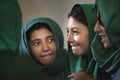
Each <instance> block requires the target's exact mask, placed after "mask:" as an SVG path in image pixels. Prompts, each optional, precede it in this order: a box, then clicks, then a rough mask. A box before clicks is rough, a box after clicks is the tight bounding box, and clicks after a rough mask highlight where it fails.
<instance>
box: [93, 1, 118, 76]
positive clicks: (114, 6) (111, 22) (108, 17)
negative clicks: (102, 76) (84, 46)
mask: <svg viewBox="0 0 120 80" xmlns="http://www.w3.org/2000/svg"><path fill="white" fill-rule="evenodd" d="M119 3H120V0H96V4H97V6H98V11H99V12H100V15H101V21H102V22H103V25H104V27H105V29H106V32H107V34H108V36H109V38H110V40H111V42H112V46H113V47H112V48H110V49H105V48H104V46H103V44H102V43H101V41H100V38H99V36H98V34H96V36H95V38H94V39H93V42H92V45H91V49H92V53H93V56H94V59H95V60H96V61H97V62H98V63H99V65H100V67H101V68H103V69H104V70H105V71H106V72H108V73H109V74H111V75H112V74H115V72H116V70H118V69H119V68H120V49H118V48H120V37H119V34H120V29H119V27H120V24H119V22H120V5H119Z"/></svg>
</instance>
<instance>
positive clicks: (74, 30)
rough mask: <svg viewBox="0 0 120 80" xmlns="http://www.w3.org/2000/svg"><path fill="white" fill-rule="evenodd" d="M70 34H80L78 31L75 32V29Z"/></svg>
mask: <svg viewBox="0 0 120 80" xmlns="http://www.w3.org/2000/svg"><path fill="white" fill-rule="evenodd" d="M72 32H73V33H74V34H78V33H80V31H78V30H76V29H73V30H72Z"/></svg>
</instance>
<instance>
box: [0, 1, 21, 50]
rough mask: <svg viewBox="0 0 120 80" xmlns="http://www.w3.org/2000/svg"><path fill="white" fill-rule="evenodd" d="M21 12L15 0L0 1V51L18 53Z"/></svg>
mask: <svg viewBox="0 0 120 80" xmlns="http://www.w3.org/2000/svg"><path fill="white" fill-rule="evenodd" d="M21 28H22V27H21V10H20V7H19V4H18V3H17V1H15V0H0V50H13V51H18V42H19V38H20V32H21Z"/></svg>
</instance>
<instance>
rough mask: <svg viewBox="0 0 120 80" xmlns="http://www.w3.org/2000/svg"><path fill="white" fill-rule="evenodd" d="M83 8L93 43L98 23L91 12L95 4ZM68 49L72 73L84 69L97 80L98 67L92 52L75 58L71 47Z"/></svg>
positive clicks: (84, 5)
mask: <svg viewBox="0 0 120 80" xmlns="http://www.w3.org/2000/svg"><path fill="white" fill-rule="evenodd" d="M81 6H82V8H83V10H84V13H85V15H86V18H87V23H88V30H89V39H90V43H91V41H92V38H93V37H94V32H93V28H94V26H95V22H96V19H95V16H94V15H93V14H92V11H91V10H92V7H93V4H81ZM68 47H69V56H70V67H71V72H72V73H74V72H76V71H78V70H79V69H80V68H83V69H84V70H86V71H87V72H88V73H90V74H93V75H94V77H95V78H96V77H97V70H98V66H97V64H96V63H95V61H94V59H93V57H92V54H91V52H90V54H89V55H87V56H86V55H82V56H75V55H74V54H73V53H72V50H71V47H70V45H69V46H68ZM88 56H89V57H88Z"/></svg>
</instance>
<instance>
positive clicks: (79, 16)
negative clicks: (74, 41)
mask: <svg viewBox="0 0 120 80" xmlns="http://www.w3.org/2000/svg"><path fill="white" fill-rule="evenodd" d="M70 17H73V18H74V19H75V20H76V21H78V22H80V23H83V24H84V25H87V19H86V16H85V13H84V11H83V9H82V7H81V6H80V4H76V5H74V6H73V8H72V10H71V12H70V13H69V14H68V18H70Z"/></svg>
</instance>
